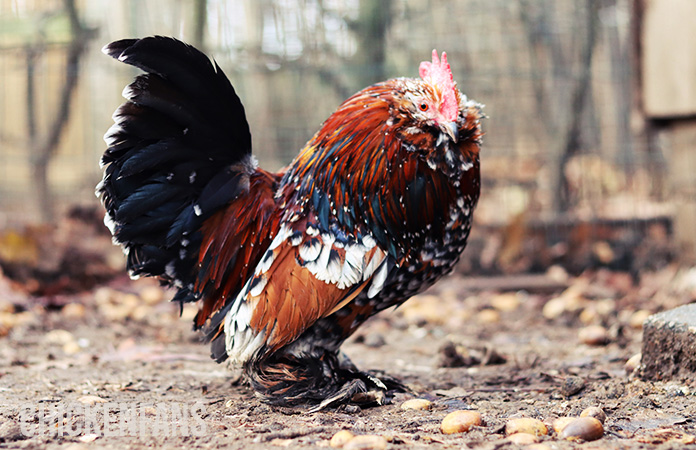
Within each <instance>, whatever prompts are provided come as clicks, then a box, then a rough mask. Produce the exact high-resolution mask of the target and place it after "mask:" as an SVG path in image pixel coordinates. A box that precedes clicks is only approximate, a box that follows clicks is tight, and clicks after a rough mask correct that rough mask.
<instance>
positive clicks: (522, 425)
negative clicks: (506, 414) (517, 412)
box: [505, 417, 549, 436]
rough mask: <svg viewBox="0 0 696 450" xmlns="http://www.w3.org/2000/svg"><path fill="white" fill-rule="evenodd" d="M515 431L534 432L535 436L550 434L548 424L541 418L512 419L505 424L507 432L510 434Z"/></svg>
mask: <svg viewBox="0 0 696 450" xmlns="http://www.w3.org/2000/svg"><path fill="white" fill-rule="evenodd" d="M515 433H526V434H533V435H534V436H545V435H547V434H549V430H548V429H547V428H546V425H544V423H543V422H542V421H540V420H537V419H532V418H529V417H523V418H519V419H510V420H508V421H507V423H506V424H505V434H506V435H508V436H510V435H511V434H515Z"/></svg>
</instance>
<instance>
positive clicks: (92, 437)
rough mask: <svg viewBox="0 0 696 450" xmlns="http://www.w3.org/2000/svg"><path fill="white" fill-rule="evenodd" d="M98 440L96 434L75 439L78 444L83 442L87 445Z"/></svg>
mask: <svg viewBox="0 0 696 450" xmlns="http://www.w3.org/2000/svg"><path fill="white" fill-rule="evenodd" d="M98 438H99V435H98V434H95V433H91V434H85V435H82V436H80V437H79V438H77V440H78V441H80V442H84V443H85V444H86V443H89V442H94V441H96V440H97V439H98Z"/></svg>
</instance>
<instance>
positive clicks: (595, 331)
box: [578, 325, 609, 345]
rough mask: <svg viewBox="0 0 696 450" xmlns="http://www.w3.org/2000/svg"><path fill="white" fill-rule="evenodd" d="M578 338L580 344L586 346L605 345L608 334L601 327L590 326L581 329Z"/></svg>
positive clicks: (607, 340)
mask: <svg viewBox="0 0 696 450" xmlns="http://www.w3.org/2000/svg"><path fill="white" fill-rule="evenodd" d="M578 337H579V339H580V342H582V343H583V344H586V345H606V344H607V343H608V342H609V333H608V332H607V329H606V328H604V327H603V326H601V325H590V326H589V327H585V328H582V329H581V330H580V332H579V333H578Z"/></svg>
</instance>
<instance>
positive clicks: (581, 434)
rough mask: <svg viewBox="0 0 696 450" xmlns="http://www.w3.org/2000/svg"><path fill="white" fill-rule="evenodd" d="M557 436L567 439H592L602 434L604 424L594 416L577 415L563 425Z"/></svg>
mask: <svg viewBox="0 0 696 450" xmlns="http://www.w3.org/2000/svg"><path fill="white" fill-rule="evenodd" d="M559 436H560V437H561V439H567V440H569V441H577V440H583V441H594V440H597V439H599V438H601V437H602V436H604V426H602V422H600V421H599V420H597V419H595V418H594V417H578V418H576V419H573V420H572V421H571V422H569V423H568V424H567V425H566V426H565V427H563V430H562V431H561V433H560V434H559Z"/></svg>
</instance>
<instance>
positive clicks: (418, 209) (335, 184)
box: [279, 59, 481, 260]
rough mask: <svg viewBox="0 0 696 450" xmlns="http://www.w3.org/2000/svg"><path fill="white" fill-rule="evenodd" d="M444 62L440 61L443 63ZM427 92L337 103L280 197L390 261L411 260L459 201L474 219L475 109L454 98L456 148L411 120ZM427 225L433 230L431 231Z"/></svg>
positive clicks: (412, 83)
mask: <svg viewBox="0 0 696 450" xmlns="http://www.w3.org/2000/svg"><path fill="white" fill-rule="evenodd" d="M444 61H445V62H446V59H445V60H444ZM423 98H429V99H430V100H432V101H437V99H435V98H434V93H433V88H432V86H431V85H430V84H429V83H427V82H424V81H421V80H416V79H406V78H401V79H394V80H389V81H387V82H384V83H379V84H376V85H374V86H371V87H369V88H367V89H365V90H363V91H361V92H359V93H357V94H356V95H354V96H353V97H351V98H349V99H348V100H347V101H346V102H344V103H343V104H342V105H341V106H340V107H339V109H338V110H337V111H336V112H335V113H334V114H333V115H332V116H331V117H329V119H328V120H327V121H326V122H325V123H324V124H323V126H322V128H321V129H320V130H319V132H318V133H317V134H316V135H315V136H314V137H313V138H312V139H311V140H310V141H309V142H308V144H307V146H305V148H304V149H303V150H302V152H301V153H300V154H299V156H298V157H297V158H296V159H295V160H294V161H293V163H292V164H291V165H290V167H289V169H288V171H287V173H286V174H285V177H284V178H283V183H281V186H282V187H281V192H280V193H279V195H280V196H283V197H284V198H285V199H286V200H285V201H286V202H287V203H288V204H293V203H294V204H296V205H297V206H296V208H294V209H292V212H289V213H288V214H289V215H288V219H289V220H292V218H293V217H302V216H303V215H304V214H306V212H307V211H308V210H309V209H311V210H313V211H315V212H316V213H317V215H318V220H319V223H322V224H327V225H328V224H329V223H331V222H332V221H335V222H336V223H337V224H338V226H340V227H341V228H342V229H344V230H345V232H346V233H348V234H351V233H353V232H354V231H357V230H361V229H362V230H363V232H365V233H370V234H372V235H374V237H375V239H377V241H378V242H379V243H380V244H381V245H382V246H383V247H384V248H386V249H388V251H389V254H390V255H391V256H393V257H394V258H396V259H397V260H399V259H402V258H405V257H417V256H418V253H417V252H415V253H414V252H413V251H412V250H414V249H418V248H419V246H420V245H422V244H423V243H424V242H425V239H427V237H428V235H432V234H433V233H435V234H444V233H445V230H444V228H443V227H444V223H445V222H446V221H447V220H448V217H447V216H448V214H449V209H450V207H451V206H452V205H454V204H455V203H456V202H457V200H458V199H465V202H466V203H467V204H468V205H469V207H470V208H472V209H473V206H474V205H475V204H476V201H477V199H478V195H479V185H478V181H477V180H478V179H479V162H478V146H479V144H480V137H481V135H480V128H479V119H480V117H481V113H480V107H479V105H478V104H476V103H474V102H469V101H467V100H466V98H465V97H464V96H463V95H462V96H460V95H459V94H458V95H457V99H458V100H459V101H460V104H459V105H458V106H457V111H458V116H457V118H456V123H457V128H458V130H459V139H458V142H456V143H455V142H453V140H452V139H451V138H449V137H448V136H447V135H446V134H445V133H443V132H442V130H441V129H440V128H439V127H438V126H437V125H436V124H435V123H434V122H433V121H432V120H429V119H428V118H427V117H425V116H424V115H422V114H420V111H419V110H418V101H421V100H420V99H423ZM432 224H435V225H436V226H435V227H434V228H433V227H432Z"/></svg>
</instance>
